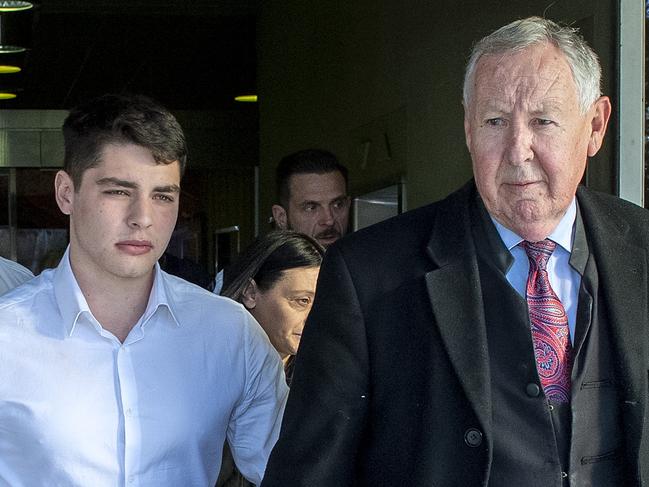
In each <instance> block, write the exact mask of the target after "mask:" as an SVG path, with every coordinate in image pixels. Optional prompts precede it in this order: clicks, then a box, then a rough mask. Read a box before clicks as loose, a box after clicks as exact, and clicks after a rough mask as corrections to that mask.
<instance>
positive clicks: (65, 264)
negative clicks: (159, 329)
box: [53, 245, 180, 336]
mask: <svg viewBox="0 0 649 487" xmlns="http://www.w3.org/2000/svg"><path fill="white" fill-rule="evenodd" d="M165 280H166V276H165V273H164V272H163V271H162V270H161V269H160V266H159V264H158V263H156V265H155V277H154V279H153V286H152V287H151V294H150V295H149V302H148V303H147V307H146V309H145V311H144V314H143V315H142V317H141V318H140V319H139V320H138V324H141V325H142V326H144V325H145V324H146V323H147V322H148V321H149V320H150V318H151V317H152V316H153V315H154V314H155V313H156V311H157V310H158V309H159V308H161V307H164V308H166V309H167V311H168V313H169V316H170V317H171V319H172V321H173V322H174V323H175V325H176V326H180V322H179V321H178V320H177V319H176V316H175V315H174V313H173V311H172V309H173V306H172V303H171V300H170V299H169V297H168V294H167V292H166V288H165V285H164V281H165ZM53 285H54V296H55V299H56V302H57V304H58V307H59V311H60V313H61V318H62V321H63V323H62V324H63V326H64V328H65V330H66V331H67V333H68V335H69V336H72V335H73V334H74V331H75V329H76V327H77V323H78V321H79V319H80V317H81V316H83V315H84V314H87V315H88V316H89V317H92V320H93V321H95V322H96V319H95V318H94V316H93V315H92V311H90V307H89V306H88V302H87V301H86V298H85V297H84V295H83V292H82V291H81V288H80V287H79V284H78V283H77V279H76V277H75V276H74V273H73V272H72V266H71V265H70V246H69V245H68V248H67V249H66V250H65V254H63V257H62V258H61V262H60V263H59V265H58V267H57V268H56V269H55V271H54V277H53ZM138 324H136V326H137V325H138Z"/></svg>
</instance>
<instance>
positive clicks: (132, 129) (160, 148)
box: [63, 94, 187, 189]
mask: <svg viewBox="0 0 649 487" xmlns="http://www.w3.org/2000/svg"><path fill="white" fill-rule="evenodd" d="M63 137H64V140H65V159H64V169H65V172H67V173H68V174H69V175H70V177H71V178H72V181H73V182H74V186H75V188H77V189H78V188H79V185H80V184H81V178H82V176H83V173H84V172H85V171H86V170H87V169H90V168H92V167H96V166H97V164H98V163H99V162H100V159H101V155H102V150H103V148H104V146H106V145H107V144H117V145H121V144H135V145H139V146H142V147H145V148H147V149H149V150H150V151H151V154H153V157H154V159H155V161H156V162H158V163H160V164H169V163H171V162H173V161H178V163H179V166H180V174H181V176H182V174H183V173H184V170H185V164H186V162H187V145H186V143H185V136H184V134H183V131H182V128H181V127H180V124H179V123H178V121H177V120H176V118H175V117H174V116H173V115H172V114H171V113H170V112H169V111H168V110H167V109H166V108H164V107H163V106H162V105H160V104H159V103H158V102H156V101H154V100H152V99H151V98H148V97H146V96H143V95H114V94H108V95H103V96H100V97H98V98H94V99H92V100H90V101H89V102H87V103H84V104H82V105H80V106H78V107H76V108H74V109H73V110H72V111H71V112H70V114H69V115H68V117H67V118H66V119H65V123H64V124H63Z"/></svg>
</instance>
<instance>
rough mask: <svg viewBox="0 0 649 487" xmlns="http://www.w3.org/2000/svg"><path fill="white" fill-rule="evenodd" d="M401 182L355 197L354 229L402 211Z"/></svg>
mask: <svg viewBox="0 0 649 487" xmlns="http://www.w3.org/2000/svg"><path fill="white" fill-rule="evenodd" d="M401 194H402V191H401V188H400V185H399V184H395V185H393V186H388V187H385V188H381V189H379V190H377V191H372V192H371V193H366V194H363V195H361V196H358V197H357V198H354V230H360V229H361V228H365V227H367V226H370V225H373V224H374V223H378V222H380V221H383V220H387V219H388V218H390V217H393V216H396V215H398V214H399V213H400V212H401V204H400V198H401Z"/></svg>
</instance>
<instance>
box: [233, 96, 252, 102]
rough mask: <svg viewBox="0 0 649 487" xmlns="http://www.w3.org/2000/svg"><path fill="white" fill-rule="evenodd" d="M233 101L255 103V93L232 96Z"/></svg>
mask: <svg viewBox="0 0 649 487" xmlns="http://www.w3.org/2000/svg"><path fill="white" fill-rule="evenodd" d="M234 101H240V102H243V103H257V95H239V96H235V97H234Z"/></svg>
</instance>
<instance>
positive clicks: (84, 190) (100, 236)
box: [56, 144, 180, 282]
mask: <svg viewBox="0 0 649 487" xmlns="http://www.w3.org/2000/svg"><path fill="white" fill-rule="evenodd" d="M179 191H180V168H179V165H178V162H173V163H171V164H158V163H156V161H155V160H154V159H153V156H152V154H151V152H150V151H149V150H148V149H146V148H144V147H140V146H138V145H134V144H125V145H112V144H110V145H107V146H106V147H104V150H103V151H102V157H101V162H100V163H99V164H98V165H97V166H96V167H93V168H90V169H87V170H86V171H85V172H84V173H83V177H82V180H81V184H80V187H79V188H76V190H75V188H74V185H73V183H72V180H71V179H70V177H69V176H68V175H67V173H65V172H64V171H60V172H59V173H58V174H57V178H56V196H57V203H58V204H59V207H60V208H61V211H63V213H65V214H67V215H70V260H71V263H72V268H73V270H74V271H75V274H77V271H82V272H83V274H84V276H85V277H86V278H87V279H88V280H89V281H90V282H95V281H97V280H105V279H111V280H113V281H114V280H115V279H138V278H142V279H148V278H149V277H150V276H151V273H152V271H153V267H154V265H155V263H156V261H157V260H158V258H159V257H160V256H161V255H162V253H163V252H164V250H165V248H166V247H167V244H168V243H169V239H170V238H171V233H172V231H173V229H174V226H175V224H176V218H177V215H178V199H179ZM77 277H79V276H77Z"/></svg>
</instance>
